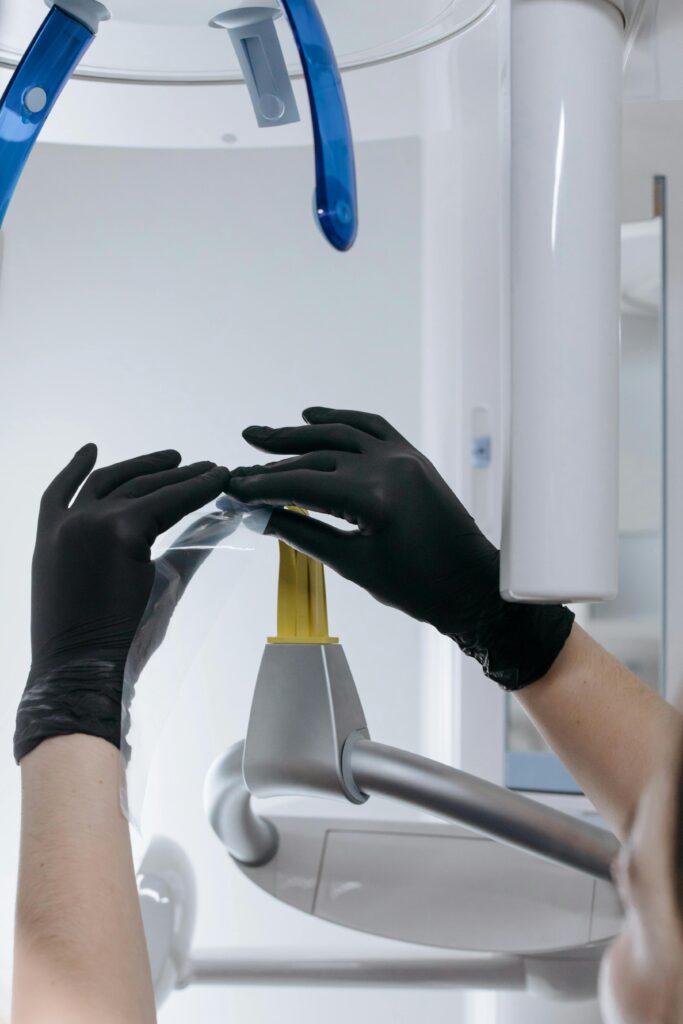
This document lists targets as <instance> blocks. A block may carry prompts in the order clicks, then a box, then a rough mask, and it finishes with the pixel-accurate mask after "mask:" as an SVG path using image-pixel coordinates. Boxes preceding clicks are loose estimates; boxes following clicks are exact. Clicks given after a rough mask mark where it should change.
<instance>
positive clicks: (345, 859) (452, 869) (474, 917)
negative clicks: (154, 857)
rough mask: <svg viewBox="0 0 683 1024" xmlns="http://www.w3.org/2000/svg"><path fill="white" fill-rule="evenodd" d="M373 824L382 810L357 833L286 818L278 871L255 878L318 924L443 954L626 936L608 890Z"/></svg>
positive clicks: (432, 829) (407, 829) (491, 846)
mask: <svg viewBox="0 0 683 1024" xmlns="http://www.w3.org/2000/svg"><path fill="white" fill-rule="evenodd" d="M371 815H372V808H371V807H368V808H366V809H365V810H364V811H363V810H361V811H360V812H359V813H358V814H357V815H356V820H355V821H354V822H350V821H349V822H342V821H334V820H331V821H329V822H326V821H325V820H324V819H323V820H321V819H319V818H315V819H299V818H286V817H282V816H280V815H277V816H276V817H275V818H273V820H274V821H275V822H276V826H277V829H278V832H279V833H280V847H279V850H278V853H277V854H276V857H275V859H274V860H273V861H272V862H271V863H270V864H268V865H266V866H265V867H263V868H255V869H247V868H245V869H243V870H244V873H245V874H246V875H247V876H248V877H249V878H251V879H252V881H254V882H255V883H256V884H257V885H260V886H262V887H263V888H265V889H266V890H267V891H269V892H271V893H272V894H273V895H274V896H276V897H277V898H278V899H280V900H283V901H284V902H286V903H290V904H291V905H293V906H296V907H298V908H299V909H300V910H304V911H306V912H307V913H309V914H313V915H314V916H316V917H320V918H323V919H325V920H327V921H331V922H334V923H337V924H341V925H344V926H345V927H347V928H352V929H354V930H357V931H361V932H366V933H369V934H372V935H379V936H384V937H386V938H394V939H400V940H402V941H404V942H412V943H417V944H422V945H429V946H438V947H440V948H444V949H457V950H464V951H472V952H475V951H476V952H496V953H522V952H534V953H540V952H548V951H552V950H564V949H566V948H567V947H583V946H585V945H586V944H587V943H590V942H595V941H598V940H600V939H604V938H608V937H610V936H611V935H613V934H614V933H615V932H616V930H617V928H618V923H619V920H620V911H619V906H618V901H617V899H616V896H615V894H614V890H613V889H612V887H611V886H610V885H608V884H606V883H603V882H597V881H595V880H593V879H592V878H589V877H588V876H587V875H583V874H581V873H579V872H577V871H573V870H570V869H566V868H561V867H558V866H557V865H553V864H549V863H547V862H545V861H542V860H539V859H538V858H537V857H533V856H530V855H528V854H525V853H521V852H520V851H518V850H513V849H511V848H510V847H507V846H503V845H501V844H500V843H495V842H492V841H490V840H488V839H484V838H482V837H480V836H477V835H476V834H475V833H472V832H469V831H467V830H466V829H462V828H458V827H456V826H449V825H439V824H433V825H432V824H430V825H420V824H415V823H412V824H411V823H408V822H404V823H401V824H399V823H395V824H392V823H390V822H385V821H380V822H377V821H373V820H372V817H371ZM596 906H599V908H600V909H599V913H596V911H595V909H594V908H595V907H596Z"/></svg>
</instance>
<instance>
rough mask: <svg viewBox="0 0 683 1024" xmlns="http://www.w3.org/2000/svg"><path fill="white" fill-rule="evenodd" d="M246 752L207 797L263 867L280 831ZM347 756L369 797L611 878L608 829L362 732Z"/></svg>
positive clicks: (229, 762)
mask: <svg viewBox="0 0 683 1024" xmlns="http://www.w3.org/2000/svg"><path fill="white" fill-rule="evenodd" d="M243 756H244V743H243V742H242V743H238V744H236V745H235V746H234V747H232V748H231V749H230V750H229V751H228V752H227V754H226V755H225V756H224V757H223V758H221V759H220V760H219V761H217V762H216V764H215V765H214V766H213V768H212V769H211V771H210V772H209V775H208V776H207V780H206V786H205V791H204V801H205V807H206V811H207V814H208V816H209V820H210V822H211V825H212V827H213V829H214V831H215V832H216V834H217V835H218V837H219V838H220V839H221V841H222V842H223V844H224V846H225V847H226V848H227V850H228V851H229V853H230V854H231V855H232V856H233V857H234V858H235V860H238V861H240V862H241V863H242V864H246V865H249V866H252V867H258V866H259V865H262V864H266V863H268V862H269V861H270V860H272V858H273V857H274V856H275V854H276V852H277V845H278V839H277V831H276V829H275V827H274V825H273V824H272V823H271V822H269V821H268V820H266V819H265V818H261V817H259V815H257V814H256V813H255V811H254V809H253V807H252V803H251V796H250V795H249V792H248V790H247V788H246V785H245V783H244V775H243V771H242V760H243ZM343 761H344V765H343V768H344V773H345V775H346V776H347V777H349V776H351V777H352V778H353V780H354V781H355V783H356V785H357V786H358V787H359V788H360V789H361V790H362V791H363V793H365V794H367V795H368V796H370V795H372V794H375V795H381V796H388V797H391V798H393V799H395V800H400V801H401V802H402V803H407V804H410V805H411V806H413V807H419V808H421V809H422V810H425V811H430V812H431V813H433V814H436V815H438V816H439V817H442V818H446V819H448V820H449V821H454V822H457V823H458V824H461V825H465V826H466V827H468V828H472V829H475V830H476V831H477V832H480V833H482V834H484V835H487V836H490V837H491V838H493V839H497V840H499V841H500V842H503V843H508V844H509V845H510V846H514V847H516V848H517V849H521V850H526V851H527V852H528V853H532V854H535V855H537V856H539V857H543V858H545V859H546V860H550V861H553V862H555V863H557V864H561V865H563V866H564V867H570V868H575V869H576V870H578V871H582V872H584V873H585V874H588V875H591V876H593V877H594V878H600V879H604V880H607V881H611V878H612V876H611V864H612V861H613V860H614V858H615V856H616V855H617V853H618V851H619V843H618V841H617V840H616V839H615V837H614V836H613V835H612V834H611V832H608V831H607V830H605V829H602V828H598V827H596V826H595V825H590V824H588V823H587V822H584V821H580V820H578V819H577V818H574V817H573V816H572V815H569V814H564V813H563V812H561V811H556V810H554V809H553V808H550V807H546V806H544V805H543V804H539V803H537V802H536V801H535V800H531V799H529V798H528V797H525V796H522V795H521V794H519V793H511V792H510V791H509V790H507V789H504V788H503V787H502V786H496V785H494V784H493V783H491V782H485V781H484V780H483V779H479V778H476V776H474V775H468V774H467V773H466V772H462V771H459V770H458V769H456V768H451V767H449V766H448V765H444V764H439V763H438V762H436V761H430V760H429V759H428V758H426V757H420V756H419V755H417V754H411V753H408V752H407V751H404V750H397V749H396V748H394V747H388V746H385V745H384V744H382V743H374V742H373V741H371V740H367V739H364V738H363V737H362V736H359V735H354V736H351V737H350V738H349V740H348V741H347V743H346V745H345V747H344V751H343ZM339 795H340V796H342V795H343V793H342V792H341V791H340V794H339Z"/></svg>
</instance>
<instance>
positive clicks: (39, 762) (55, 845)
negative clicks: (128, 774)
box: [13, 735, 156, 1024]
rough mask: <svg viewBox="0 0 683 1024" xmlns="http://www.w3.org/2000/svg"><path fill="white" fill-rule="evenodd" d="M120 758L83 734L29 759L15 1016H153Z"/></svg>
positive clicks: (147, 1020)
mask: <svg viewBox="0 0 683 1024" xmlns="http://www.w3.org/2000/svg"><path fill="white" fill-rule="evenodd" d="M118 766H119V754H118V751H117V750H116V749H115V748H114V747H113V746H111V745H110V744H109V743H106V742H105V741H103V740H99V739H95V738H93V737H89V736H79V735H75V736H62V737H58V738H55V739H52V740H47V741H46V742H44V743H42V744H41V745H40V746H39V747H38V748H37V749H36V750H34V751H33V752H32V753H31V754H29V755H28V756H27V757H25V758H24V760H23V761H22V765H21V773H22V790H23V799H22V835H21V867H20V875H19V889H18V894H17V914H16V941H15V973H14V992H13V1024H43V1022H45V1024H48V1022H49V1024H67V1022H68V1024H81V1022H82V1024H85V1022H86V1021H87V1022H88V1024H92V1021H94V1020H96V1021H98V1022H101V1024H124V1022H125V1024H152V1022H153V1021H154V1020H155V1019H156V1017H155V1010H154V999H153V993H152V987H151V979H150V970H149V964H148V959H147V950H146V946H145V940H144V932H143V928H142V919H141V915H140V906H139V901H138V896H137V890H136V885H135V875H134V869H133V861H132V854H131V847H130V836H129V831H128V824H127V822H126V821H125V819H124V817H123V815H122V814H121V811H120V808H119V796H118V790H119V768H118Z"/></svg>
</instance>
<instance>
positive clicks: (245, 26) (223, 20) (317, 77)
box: [0, 0, 358, 252]
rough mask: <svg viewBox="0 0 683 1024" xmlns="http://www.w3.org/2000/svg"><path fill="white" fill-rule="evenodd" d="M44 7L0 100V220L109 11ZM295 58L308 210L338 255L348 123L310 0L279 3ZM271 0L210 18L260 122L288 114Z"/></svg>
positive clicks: (343, 236) (352, 197)
mask: <svg viewBox="0 0 683 1024" xmlns="http://www.w3.org/2000/svg"><path fill="white" fill-rule="evenodd" d="M46 3H47V5H48V6H49V7H50V11H49V13H48V15H47V17H46V19H45V21H44V22H43V24H42V25H41V27H40V28H39V30H38V32H37V34H36V36H35V37H34V39H33V41H32V43H31V45H30V46H29V48H28V50H27V51H26V53H25V54H24V56H23V58H22V59H21V61H20V63H19V65H18V66H17V69H16V71H15V73H14V75H13V76H12V79H11V81H10V83H9V85H8V86H7V89H6V90H5V92H4V94H3V96H2V99H0V224H2V221H3V219H4V216H5V213H6V212H7V208H8V206H9V203H10V201H11V199H12V195H13V193H14V190H15V188H16V186H17V183H18V181H19V178H20V177H21V173H22V171H23V169H24V166H25V165H26V161H27V160H28V158H29V156H30V153H31V150H32V148H33V145H34V143H35V142H36V139H37V138H38V135H39V134H40V131H41V129H42V127H43V125H44V124H45V122H46V121H47V118H48V117H49V115H50V112H51V110H52V108H53V106H54V104H55V103H56V101H57V99H58V97H59V95H60V93H61V91H62V89H63V88H64V86H65V85H66V83H67V82H68V80H69V78H70V77H71V75H72V74H73V72H74V71H75V69H76V68H77V67H78V64H79V63H80V61H81V59H82V57H83V55H84V53H85V52H86V50H87V49H88V47H89V46H90V44H91V43H92V41H93V39H94V38H95V35H96V34H97V30H98V27H99V25H100V22H102V21H106V20H108V18H109V12H108V10H107V8H106V7H104V6H103V5H102V4H101V3H99V2H98V0H59V2H57V3H53V0H46ZM279 3H281V5H282V8H283V9H284V12H285V14H286V15H287V19H288V21H289V24H290V26H291V29H292V32H293V33H294V38H295V40H296V45H297V48H298V51H299V55H300V58H301V63H302V66H303V71H304V76H305V79H306V86H307V89H308V97H309V101H310V105H311V119H312V123H313V135H314V142H315V167H316V194H315V207H316V214H317V218H318V221H319V223H320V227H321V228H322V231H323V233H324V235H325V237H326V238H327V239H328V241H329V242H330V244H331V245H333V246H334V248H335V249H338V250H340V251H342V252H343V251H346V250H348V249H350V248H351V246H352V245H353V243H354V241H355V238H356V234H357V231H358V204H357V192H356V169H355V161H354V152H353V139H352V136H351V126H350V123H349V115H348V110H347V107H346V99H345V97H344V89H343V86H342V82H341V77H340V74H339V68H338V66H337V61H336V58H335V55H334V51H333V49H332V45H331V43H330V39H329V36H328V34H327V31H326V29H325V25H324V23H323V20H322V18H321V16H320V12H319V11H318V8H317V6H316V3H315V0H279ZM279 3H278V0H254V2H253V3H252V4H251V5H248V6H245V5H244V4H243V3H238V5H237V7H235V8H234V9H232V10H229V11H226V12H225V13H223V14H219V15H218V16H217V17H216V18H215V19H214V20H213V21H212V22H211V24H212V26H213V27H214V28H225V29H227V30H228V32H229V34H230V36H231V39H232V41H233V44H234V45H235V49H236V51H237V55H238V58H239V61H240V65H241V67H242V70H243V73H244V77H245V81H246V83H247V86H248V88H249V92H250V94H251V98H252V101H253V103H254V109H255V112H256V117H257V120H258V123H259V124H260V125H261V126H263V127H268V126H275V125H281V124H288V123H291V122H292V121H296V120H298V111H297V108H296V101H295V99H294V94H293V91H292V87H291V82H290V80H289V75H288V73H287V68H286V66H285V63H284V57H283V55H282V51H281V49H280V47H279V43H278V40H277V34H276V32H275V28H274V25H273V20H274V18H276V17H279V15H280V13H281V12H280V6H279Z"/></svg>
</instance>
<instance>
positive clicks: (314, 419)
mask: <svg viewBox="0 0 683 1024" xmlns="http://www.w3.org/2000/svg"><path fill="white" fill-rule="evenodd" d="M332 411H333V410H332V409H328V408H327V406H325V405H309V406H308V408H307V409H304V411H303V412H302V414H301V416H302V419H303V420H304V422H306V423H323V422H325V420H326V419H329V416H330V413H331V412H332Z"/></svg>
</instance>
